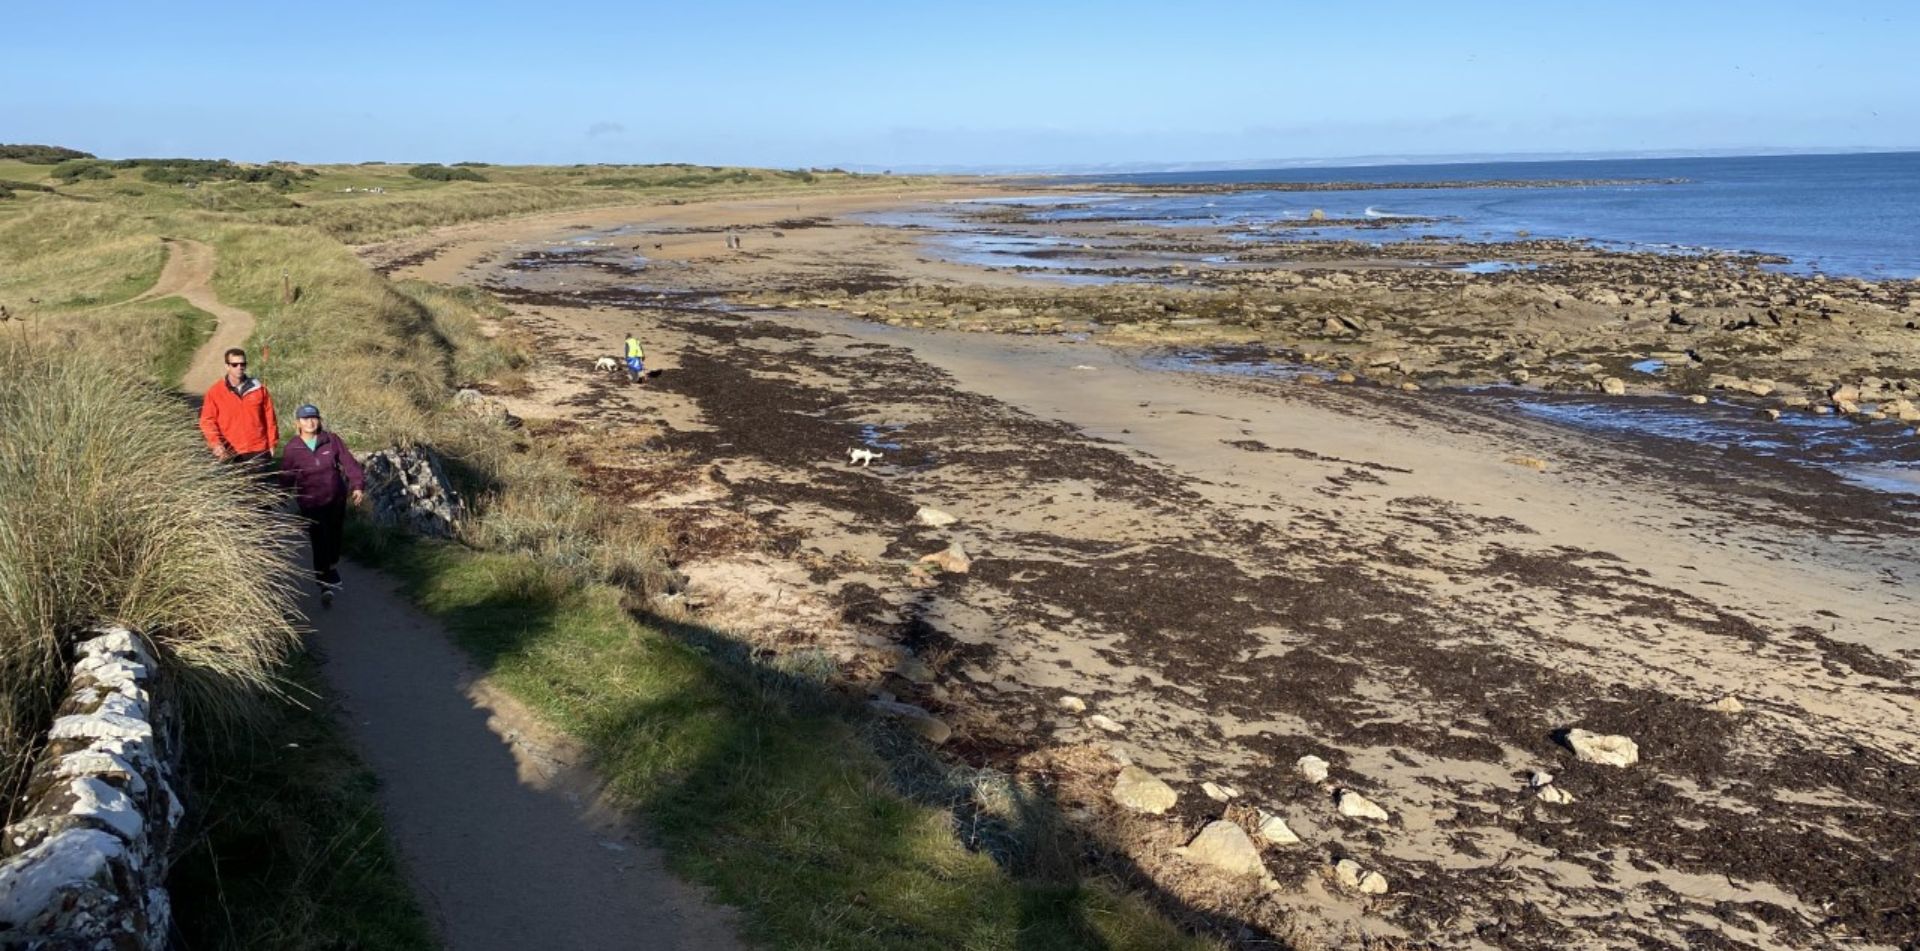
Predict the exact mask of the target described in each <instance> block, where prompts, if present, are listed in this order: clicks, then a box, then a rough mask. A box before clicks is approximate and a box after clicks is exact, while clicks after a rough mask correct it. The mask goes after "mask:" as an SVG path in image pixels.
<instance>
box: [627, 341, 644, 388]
mask: <svg viewBox="0 0 1920 951" xmlns="http://www.w3.org/2000/svg"><path fill="white" fill-rule="evenodd" d="M646 378H647V351H645V350H643V349H641V347H640V335H639V333H638V332H635V333H630V334H628V335H627V382H628V383H638V382H640V381H641V380H644V379H646Z"/></svg>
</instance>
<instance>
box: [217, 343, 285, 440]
mask: <svg viewBox="0 0 1920 951" xmlns="http://www.w3.org/2000/svg"><path fill="white" fill-rule="evenodd" d="M226 361H227V374H226V375H225V376H223V377H221V378H220V379H218V380H216V381H214V384H213V385H212V386H210V387H208V388H207V395H206V397H205V398H204V399H203V400H201V402H200V432H201V433H202V434H204V435H205V436H206V437H207V446H208V447H209V448H211V449H212V450H213V455H214V458H216V459H220V460H223V461H226V462H231V463H235V464H237V465H242V466H248V467H250V468H254V469H265V468H266V467H267V464H268V463H270V462H272V461H273V444H274V443H276V442H279V441H280V423H279V421H278V420H276V419H275V418H274V413H273V397H272V396H270V395H268V393H267V386H266V384H264V383H262V382H260V381H259V379H257V378H255V377H250V376H248V375H247V352H246V351H245V350H242V349H240V348H239V347H234V348H233V349H231V350H228V351H227V353H226Z"/></svg>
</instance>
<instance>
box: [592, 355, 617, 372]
mask: <svg viewBox="0 0 1920 951" xmlns="http://www.w3.org/2000/svg"><path fill="white" fill-rule="evenodd" d="M593 369H594V372H596V373H612V372H613V371H615V370H618V369H620V361H618V360H615V359H614V358H612V357H601V358H600V359H598V360H595V361H593Z"/></svg>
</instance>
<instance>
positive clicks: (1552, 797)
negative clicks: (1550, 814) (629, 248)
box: [1534, 784, 1573, 806]
mask: <svg viewBox="0 0 1920 951" xmlns="http://www.w3.org/2000/svg"><path fill="white" fill-rule="evenodd" d="M1534 795H1536V796H1539V797H1540V800H1541V801H1542V802H1546V803H1550V804H1552V805H1555V806H1564V805H1567V804H1568V803H1571V802H1573V793H1570V792H1567V791H1566V790H1564V789H1561V788H1560V787H1558V786H1554V785H1551V784H1549V785H1546V786H1542V787H1540V788H1539V789H1537V790H1535V791H1534Z"/></svg>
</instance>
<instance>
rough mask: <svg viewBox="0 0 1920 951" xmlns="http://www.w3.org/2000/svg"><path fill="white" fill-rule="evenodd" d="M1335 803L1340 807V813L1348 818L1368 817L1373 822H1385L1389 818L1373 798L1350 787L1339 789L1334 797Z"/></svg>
mask: <svg viewBox="0 0 1920 951" xmlns="http://www.w3.org/2000/svg"><path fill="white" fill-rule="evenodd" d="M1336 804H1337V805H1338V807H1339V809H1340V814H1341V815H1343V816H1346V817H1347V818H1349V819H1370V820H1372V821H1374V822H1386V821H1387V820H1388V819H1390V818H1391V817H1390V816H1388V815H1387V811H1386V810H1385V809H1382V808H1380V807H1379V806H1378V805H1377V804H1375V803H1374V801H1373V800H1371V799H1368V798H1367V797H1365V796H1362V795H1360V794H1359V793H1357V792H1354V791H1353V790H1351V789H1342V790H1340V793H1339V796H1338V797H1337V798H1336Z"/></svg>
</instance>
